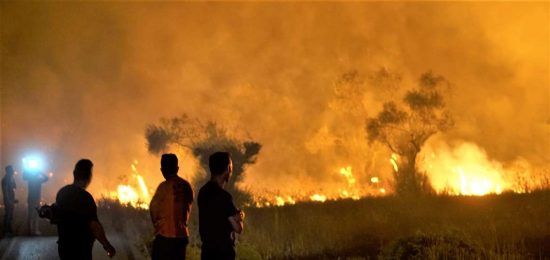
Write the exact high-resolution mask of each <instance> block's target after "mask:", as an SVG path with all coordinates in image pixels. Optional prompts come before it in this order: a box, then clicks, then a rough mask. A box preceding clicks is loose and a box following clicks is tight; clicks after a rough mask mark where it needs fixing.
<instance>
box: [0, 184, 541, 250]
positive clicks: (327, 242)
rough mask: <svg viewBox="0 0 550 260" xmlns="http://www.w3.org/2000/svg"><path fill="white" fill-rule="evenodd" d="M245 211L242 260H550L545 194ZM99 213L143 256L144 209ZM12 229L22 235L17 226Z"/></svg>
mask: <svg viewBox="0 0 550 260" xmlns="http://www.w3.org/2000/svg"><path fill="white" fill-rule="evenodd" d="M193 211H194V210H193ZM246 212H247V219H246V223H245V225H246V230H245V234H244V235H243V236H241V239H240V243H239V245H238V255H239V258H240V259H377V258H382V259H410V258H416V259H550V192H549V191H540V192H534V193H530V194H502V195H498V196H496V195H490V196H485V197H452V196H424V197H414V198H412V197H410V198H396V197H383V198H366V199H362V200H359V201H353V200H340V201H332V202H326V203H298V204H296V205H292V206H285V207H273V208H248V209H246ZM0 213H2V214H3V212H0ZM19 213H21V212H19ZM21 214H22V213H21ZM99 217H100V220H101V221H102V222H103V223H104V225H105V228H106V229H107V230H108V232H109V233H110V234H109V237H112V239H113V243H114V244H115V247H117V250H118V251H119V252H120V254H119V258H118V259H147V258H148V255H149V250H150V245H151V241H152V227H151V225H150V220H149V215H148V212H147V211H144V210H137V209H133V208H129V207H125V206H121V205H119V204H117V203H114V202H108V201H103V202H101V203H100V212H99ZM0 221H1V220H0ZM190 225H191V238H190V241H191V244H190V246H189V248H188V256H189V257H188V259H198V256H199V255H200V250H199V243H200V240H199V238H198V236H197V232H196V212H193V214H192V217H191V224H190ZM42 229H43V233H44V234H45V235H48V236H55V229H54V227H53V226H50V225H49V224H47V223H44V225H43V226H42ZM17 231H18V232H23V230H22V225H21V224H19V226H18V230H17ZM10 241H11V242H10ZM6 245H8V246H6ZM9 245H11V246H9ZM6 248H8V249H6ZM42 252H45V253H44V254H45V255H51V254H54V255H55V238H54V237H38V238H37V237H34V238H26V237H18V238H16V239H15V240H14V239H11V240H8V239H2V241H0V255H2V256H3V257H7V258H4V259H17V257H15V256H19V259H51V258H32V257H31V258H21V256H29V255H33V254H40V253H42ZM12 257H15V258H12ZM100 257H104V253H103V251H102V250H101V247H99V246H98V245H96V248H95V249H94V258H96V259H103V258H100Z"/></svg>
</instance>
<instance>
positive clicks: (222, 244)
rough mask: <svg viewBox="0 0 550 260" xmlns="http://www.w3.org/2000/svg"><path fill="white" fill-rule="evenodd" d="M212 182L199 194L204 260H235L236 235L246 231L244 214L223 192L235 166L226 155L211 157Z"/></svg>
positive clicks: (220, 154)
mask: <svg viewBox="0 0 550 260" xmlns="http://www.w3.org/2000/svg"><path fill="white" fill-rule="evenodd" d="M208 164H209V168H210V175H211V177H210V181H209V182H207V183H206V184H205V185H204V186H202V188H201V189H200V191H199V196H198V199H197V200H198V204H199V233H200V236H201V240H202V248H201V259H202V260H226V259H231V260H233V259H235V256H236V255H235V242H236V241H235V240H236V235H235V233H237V234H240V233H241V232H242V231H243V220H244V212H243V211H242V210H239V209H237V208H236V207H235V205H234V204H233V198H232V196H231V194H229V192H227V191H225V190H224V187H225V185H226V184H227V182H228V181H229V178H231V173H232V172H233V163H232V161H231V156H230V155H229V153H227V152H216V153H214V154H212V155H210V158H209V162H208Z"/></svg>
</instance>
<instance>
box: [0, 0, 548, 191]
mask: <svg viewBox="0 0 550 260" xmlns="http://www.w3.org/2000/svg"><path fill="white" fill-rule="evenodd" d="M0 7H1V13H0V24H1V40H0V43H1V49H0V50H1V67H0V69H1V71H0V72H1V104H0V105H1V107H0V108H1V117H0V119H1V151H0V152H1V156H0V157H1V163H2V165H6V164H8V163H13V164H15V166H16V170H18V171H20V165H19V164H20V163H19V162H20V161H21V159H20V158H21V157H22V156H24V155H25V154H26V153H28V152H29V151H32V150H34V151H39V152H40V153H42V154H44V155H45V156H46V157H47V158H48V161H49V163H50V169H51V171H52V172H53V173H54V177H53V179H52V181H51V182H50V183H48V185H47V187H45V190H46V192H48V193H49V194H52V193H54V192H55V191H57V190H58V189H59V187H60V186H61V185H62V184H63V181H64V179H65V180H66V181H69V182H70V181H72V177H71V171H72V167H73V166H74V163H75V162H76V161H77V160H78V159H80V158H84V157H86V158H90V159H92V160H93V161H94V163H95V168H94V173H95V179H94V182H93V185H92V187H91V189H92V191H94V193H95V195H99V192H101V190H102V189H106V188H108V189H113V188H114V187H116V184H117V183H118V182H119V179H118V177H119V176H121V175H127V174H130V173H131V169H130V164H131V163H132V162H133V161H134V160H138V161H139V164H138V170H139V171H140V172H141V173H143V174H145V175H146V180H147V182H148V183H149V185H150V186H151V188H154V187H156V185H157V184H158V182H159V181H160V180H161V178H162V177H161V175H160V172H159V170H158V168H159V166H158V165H159V163H158V161H159V158H158V157H155V156H153V155H149V154H147V149H146V144H145V143H146V140H145V137H144V131H145V128H146V126H147V125H148V124H150V123H156V122H158V120H159V118H161V117H174V116H178V115H180V114H182V113H187V114H188V115H190V116H192V117H197V118H201V119H204V120H214V121H216V122H218V123H220V124H222V125H224V126H225V127H227V128H228V130H229V131H230V132H231V133H233V134H234V135H237V136H239V135H240V136H246V137H250V138H251V139H253V140H256V141H258V142H260V143H261V144H262V145H263V148H262V151H261V153H260V154H259V156H258V161H257V163H256V164H255V165H254V166H252V167H250V168H249V169H248V170H247V173H246V175H247V176H246V178H245V183H244V184H243V185H245V186H249V187H250V188H251V189H252V190H255V191H264V190H278V191H281V192H287V191H289V192H290V191H295V190H297V189H298V188H300V187H303V185H304V184H307V187H305V189H311V190H320V191H323V190H327V189H331V188H333V187H335V186H338V185H341V184H342V183H345V180H344V179H342V176H341V175H339V174H338V170H339V169H340V168H341V167H345V166H348V165H349V166H352V167H353V171H354V174H356V175H357V178H358V181H359V182H363V181H365V180H367V179H368V178H370V176H380V177H383V178H389V176H391V169H392V168H391V164H390V163H389V158H390V152H389V151H388V150H386V149H385V148H384V147H382V146H379V145H373V146H369V145H368V143H367V139H366V132H365V130H364V127H365V119H366V117H367V116H371V115H374V114H375V113H376V112H378V111H379V110H380V105H381V104H382V103H383V102H384V99H385V97H387V96H388V93H384V91H382V90H381V89H380V88H379V87H380V86H379V85H376V84H375V83H373V82H372V80H369V76H370V75H373V74H374V73H375V72H377V71H379V70H380V68H385V69H386V70H387V71H390V72H392V73H396V74H398V75H399V76H400V77H401V78H402V80H401V83H400V84H401V85H402V87H403V88H407V86H413V85H414V84H416V81H417V79H418V78H419V76H420V75H421V73H423V72H426V71H429V70H432V71H433V72H434V73H436V74H438V75H442V76H444V77H445V78H446V79H447V80H448V81H449V82H450V83H451V91H450V92H449V97H448V99H447V106H448V107H449V109H450V110H451V112H452V113H453V115H454V119H455V127H454V128H453V129H451V130H450V131H448V132H446V133H444V134H441V135H438V136H437V140H435V141H432V142H430V141H428V145H430V146H431V147H430V149H432V150H434V151H437V147H436V146H439V145H441V146H443V148H442V149H443V150H444V151H448V150H449V149H451V148H449V146H447V143H448V144H449V145H451V146H450V147H455V146H452V143H456V142H459V143H460V142H468V143H469V144H475V145H477V146H478V147H479V148H480V149H483V150H484V151H485V152H486V156H487V158H488V160H492V161H496V162H499V163H500V164H502V165H504V166H503V167H506V164H507V163H512V162H514V161H516V160H522V161H523V160H524V161H527V162H528V164H530V167H533V169H544V168H548V165H549V163H550V79H549V77H550V76H549V75H550V69H549V60H550V52H549V48H550V47H549V46H550V44H549V43H550V39H549V31H550V17H549V8H550V7H549V3H521V2H517V3H496V2H487V3H394V2H392V3H374V2H373V3H130V2H128V3H107V2H105V3H36V2H33V3H7V2H3V3H1V4H0ZM350 71H357V72H358V74H359V75H360V76H361V77H364V78H365V81H364V82H363V83H362V84H363V86H364V88H363V91H362V92H361V93H360V96H358V100H359V101H358V102H357V103H355V105H354V106H353V107H356V108H357V109H356V110H350V109H342V107H340V106H339V105H338V102H337V97H336V94H335V86H336V85H337V84H338V80H339V79H340V78H341V77H342V75H343V74H345V73H349V72H350ZM181 161H182V162H181V163H182V164H183V165H182V173H183V176H185V177H190V176H192V174H193V171H194V169H195V166H193V165H196V162H192V161H190V159H189V157H188V156H186V157H185V159H183V160H181ZM500 164H499V165H500ZM2 168H3V167H2ZM21 186H23V185H21Z"/></svg>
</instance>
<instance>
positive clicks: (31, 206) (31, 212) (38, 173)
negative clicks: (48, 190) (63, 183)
mask: <svg viewBox="0 0 550 260" xmlns="http://www.w3.org/2000/svg"><path fill="white" fill-rule="evenodd" d="M48 179H49V178H48V175H46V174H45V173H44V172H43V171H42V170H39V169H26V170H23V180H25V181H27V184H28V193H29V194H28V197H27V227H28V229H29V233H30V234H31V235H40V231H39V230H38V214H37V212H36V210H37V209H38V208H39V207H40V195H41V193H42V183H44V182H46V181H48Z"/></svg>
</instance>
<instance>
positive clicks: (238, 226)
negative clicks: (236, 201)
mask: <svg viewBox="0 0 550 260" xmlns="http://www.w3.org/2000/svg"><path fill="white" fill-rule="evenodd" d="M228 219H229V223H231V227H232V228H233V231H234V232H235V233H237V234H241V233H242V232H243V220H244V212H243V211H242V210H239V212H237V214H235V215H233V216H230V217H229V218H228Z"/></svg>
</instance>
